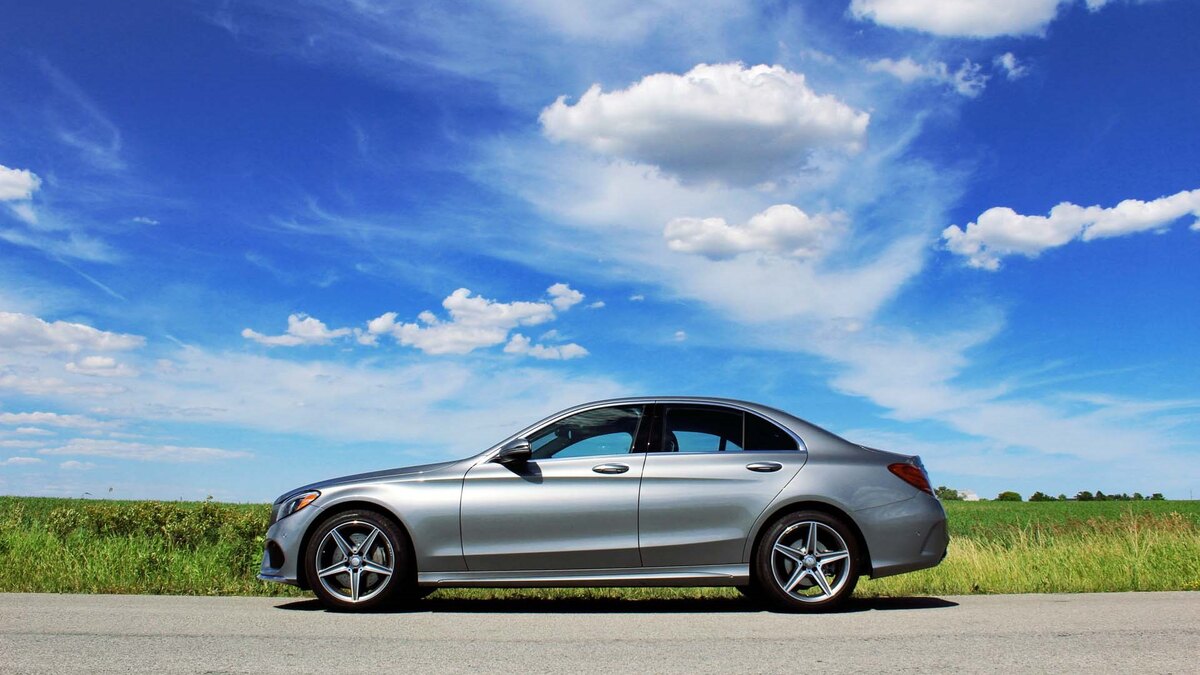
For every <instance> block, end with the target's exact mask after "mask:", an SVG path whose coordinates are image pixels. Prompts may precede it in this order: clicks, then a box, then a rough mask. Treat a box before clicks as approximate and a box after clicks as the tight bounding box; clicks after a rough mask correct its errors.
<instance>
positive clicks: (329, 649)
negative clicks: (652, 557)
mask: <svg viewBox="0 0 1200 675" xmlns="http://www.w3.org/2000/svg"><path fill="white" fill-rule="evenodd" d="M351 670H359V671H367V672H371V671H373V672H379V673H383V672H400V673H429V672H460V673H481V672H496V671H519V672H550V671H573V672H579V671H585V672H601V671H606V672H607V671H614V672H656V673H657V672H662V673H695V672H783V671H797V670H799V671H810V672H817V673H823V674H824V673H829V672H849V671H863V670H873V671H880V672H925V671H930V670H937V671H950V670H954V671H968V672H974V671H1011V670H1019V671H1068V672H1084V671H1101V672H1113V671H1136V672H1139V673H1142V672H1163V673H1166V672H1176V673H1183V672H1198V671H1200V593H1112V594H1095V595H1002V596H963V597H945V598H913V599H902V600H863V601H856V602H855V603H854V604H853V605H852V606H851V607H850V608H849V609H848V611H845V612H842V613H838V614H826V615H816V616H805V615H784V614H774V613H770V612H766V611H762V610H760V609H758V608H756V607H754V606H752V605H750V604H747V603H744V602H742V601H740V600H736V601H735V600H714V601H692V600H671V601H661V602H659V601H656V602H644V601H643V602H632V601H616V600H611V601H599V602H581V601H553V600H541V601H538V600H529V601H483V600H479V601H475V600H438V599H437V596H434V597H433V598H430V599H428V600H426V601H424V602H423V603H422V604H421V605H420V606H419V610H417V611H410V612H393V613H382V614H368V615H351V614H331V613H328V612H325V611H323V610H321V609H320V607H319V606H317V605H316V603H315V602H314V601H311V600H296V599H271V598H194V597H166V596H118V595H91V596H88V595H32V594H0V671H3V672H63V671H87V672H101V671H119V672H128V671H176V672H248V673H265V672H289V673H302V672H328V673H334V672H338V673H340V672H348V671H351Z"/></svg>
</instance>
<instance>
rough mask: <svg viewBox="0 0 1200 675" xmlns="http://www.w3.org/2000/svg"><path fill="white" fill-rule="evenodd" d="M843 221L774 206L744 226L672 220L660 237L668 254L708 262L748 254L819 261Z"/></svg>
mask: <svg viewBox="0 0 1200 675" xmlns="http://www.w3.org/2000/svg"><path fill="white" fill-rule="evenodd" d="M844 221H845V216H843V215H842V214H840V213H833V214H817V215H814V216H810V215H808V214H807V213H805V212H804V211H801V210H800V209H798V208H796V207H795V206H792V205H791V204H776V205H775V206H772V207H770V208H768V209H767V210H765V211H763V212H762V213H759V214H756V215H755V216H753V217H752V218H750V220H748V221H747V222H746V224H745V225H730V224H729V223H727V222H725V219H724V218H675V219H674V220H671V221H670V222H668V223H667V226H666V228H665V229H664V230H663V237H664V238H665V239H666V240H667V247H668V248H670V249H671V250H672V251H678V252H680V253H694V254H697V255H702V256H704V257H706V258H708V259H710V260H728V259H729V258H733V257H735V256H738V255H740V254H742V253H749V252H757V253H765V254H771V255H778V256H783V257H789V258H797V259H802V260H803V259H812V258H817V257H820V256H821V255H822V254H823V253H824V252H825V251H826V250H827V249H828V248H829V247H830V246H831V245H832V243H833V240H834V239H835V238H836V235H837V234H838V232H840V231H841V230H842V229H843V227H844Z"/></svg>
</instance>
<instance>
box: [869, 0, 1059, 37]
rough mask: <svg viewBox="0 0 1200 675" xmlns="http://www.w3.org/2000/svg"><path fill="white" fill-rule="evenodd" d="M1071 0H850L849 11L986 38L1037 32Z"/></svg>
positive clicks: (886, 21)
mask: <svg viewBox="0 0 1200 675" xmlns="http://www.w3.org/2000/svg"><path fill="white" fill-rule="evenodd" d="M1071 1H1072V0H1003V1H997V0H852V2H851V3H850V13H851V14H852V15H853V16H854V17H855V18H857V19H860V20H867V21H873V22H875V23H877V24H879V25H881V26H890V27H892V28H909V29H913V30H919V31H923V32H926V33H933V34H934V35H943V36H953V37H974V38H989V37H996V36H999V35H1031V34H1041V33H1042V32H1043V31H1044V30H1045V29H1046V26H1047V25H1048V24H1049V23H1050V22H1051V21H1053V20H1054V17H1055V16H1056V15H1057V14H1058V9H1059V6H1060V5H1063V4H1068V3H1069V2H1071Z"/></svg>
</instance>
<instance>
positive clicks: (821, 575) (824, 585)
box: [812, 567, 833, 595]
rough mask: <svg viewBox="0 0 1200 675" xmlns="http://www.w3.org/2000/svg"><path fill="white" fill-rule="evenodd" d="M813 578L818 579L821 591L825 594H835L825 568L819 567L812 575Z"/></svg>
mask: <svg viewBox="0 0 1200 675" xmlns="http://www.w3.org/2000/svg"><path fill="white" fill-rule="evenodd" d="M812 577H813V579H816V580H817V585H818V586H820V587H821V592H822V593H824V594H825V595H833V589H832V588H830V587H829V580H828V579H826V578H825V570H823V569H821V568H820V567H818V568H817V569H816V571H815V572H813V575H812Z"/></svg>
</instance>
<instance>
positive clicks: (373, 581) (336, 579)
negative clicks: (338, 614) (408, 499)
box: [304, 509, 417, 612]
mask: <svg viewBox="0 0 1200 675" xmlns="http://www.w3.org/2000/svg"><path fill="white" fill-rule="evenodd" d="M409 551H410V547H409V541H408V536H407V535H406V534H405V533H404V531H403V530H402V529H400V527H399V526H398V525H396V523H395V522H393V521H392V519H391V518H388V517H387V516H384V515H383V514H381V513H378V512H376V511H370V510H366V509H356V510H354V511H343V512H341V513H335V514H333V515H332V516H329V517H328V518H326V519H325V520H323V521H321V522H320V524H319V525H318V526H317V529H316V530H315V531H314V532H313V536H312V537H310V538H309V540H308V546H306V547H305V551H304V570H305V577H306V578H307V579H308V584H309V588H311V589H312V591H313V593H315V594H316V596H317V599H318V600H320V601H321V603H322V604H324V605H325V606H326V607H327V608H329V609H334V610H341V611H356V612H357V611H368V610H372V609H378V608H380V607H385V606H388V605H390V604H393V603H396V602H401V601H404V600H406V599H411V598H414V597H417V596H416V589H417V587H416V584H415V580H416V569H415V567H414V565H413V561H412V554H411V553H410V552H409ZM356 577H357V578H356Z"/></svg>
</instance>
